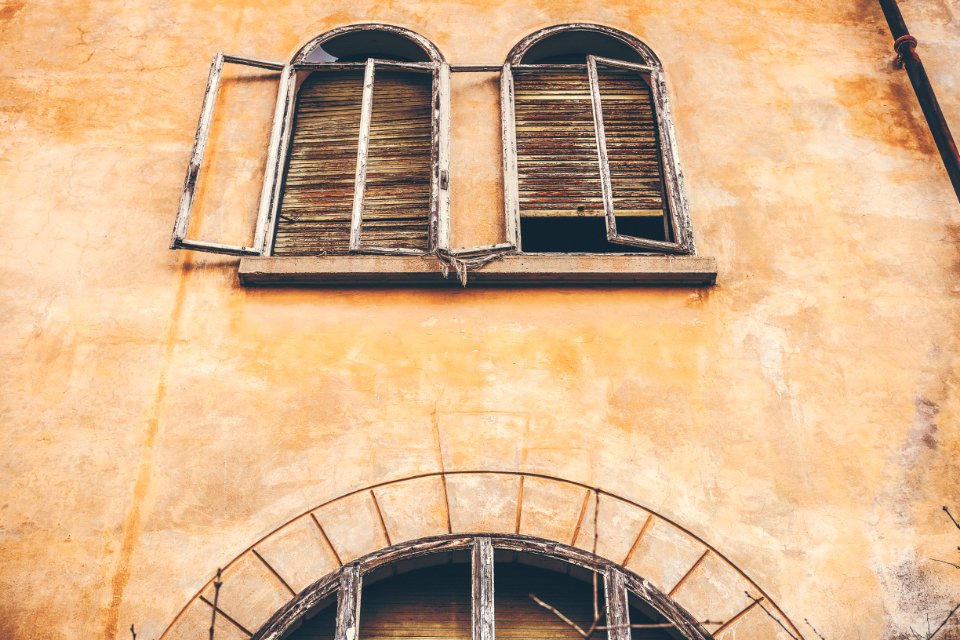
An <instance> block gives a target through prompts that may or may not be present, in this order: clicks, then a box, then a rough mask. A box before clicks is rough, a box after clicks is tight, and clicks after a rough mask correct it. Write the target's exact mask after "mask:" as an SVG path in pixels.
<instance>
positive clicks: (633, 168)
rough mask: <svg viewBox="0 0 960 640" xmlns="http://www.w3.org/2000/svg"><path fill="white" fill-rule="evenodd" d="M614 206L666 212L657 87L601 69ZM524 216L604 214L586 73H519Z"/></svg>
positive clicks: (626, 213) (644, 213)
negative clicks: (653, 96) (653, 94)
mask: <svg viewBox="0 0 960 640" xmlns="http://www.w3.org/2000/svg"><path fill="white" fill-rule="evenodd" d="M598 72H599V73H598V74H599V80H600V95H601V99H602V103H603V115H604V128H605V132H606V143H607V152H608V155H609V159H610V173H611V181H612V185H613V200H614V209H615V211H616V214H617V216H618V217H619V216H622V217H661V216H663V214H664V211H663V209H664V205H663V196H662V179H661V169H660V152H659V144H658V139H657V127H656V120H655V118H654V113H653V103H652V100H651V96H650V89H649V87H648V85H647V83H646V81H645V80H644V79H643V78H642V77H641V75H640V74H638V73H636V72H634V71H629V70H623V69H610V68H604V67H602V66H601V67H600V68H599V69H598ZM514 82H515V112H516V129H517V154H518V158H517V169H518V178H519V195H520V215H521V216H522V217H554V216H577V217H584V216H586V217H600V216H603V215H604V210H603V197H602V194H601V187H600V171H599V164H598V159H597V143H596V137H595V133H594V122H593V112H592V105H591V100H590V86H589V81H588V79H587V72H586V70H585V69H541V70H531V71H524V70H518V71H515V77H514Z"/></svg>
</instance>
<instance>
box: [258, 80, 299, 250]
mask: <svg viewBox="0 0 960 640" xmlns="http://www.w3.org/2000/svg"><path fill="white" fill-rule="evenodd" d="M280 95H282V96H283V108H282V114H281V124H280V140H279V144H278V146H277V151H276V155H275V158H276V161H277V169H276V171H275V173H274V176H273V184H272V185H267V184H266V183H264V189H267V188H269V189H270V212H269V217H268V219H267V224H266V225H265V229H264V240H263V242H264V245H263V254H264V255H272V254H273V250H274V244H275V243H276V236H277V223H278V221H279V219H280V215H279V211H280V204H281V200H282V199H283V182H284V180H283V174H284V172H285V171H286V168H287V165H288V164H289V162H290V158H289V157H288V151H287V150H288V149H289V147H290V138H291V136H292V135H293V123H294V120H295V117H294V110H295V108H296V100H297V74H296V73H294V69H293V68H292V67H291V72H290V73H289V74H288V75H287V81H286V84H285V85H282V86H281V87H280Z"/></svg>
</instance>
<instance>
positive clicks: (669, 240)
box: [587, 56, 685, 253]
mask: <svg viewBox="0 0 960 640" xmlns="http://www.w3.org/2000/svg"><path fill="white" fill-rule="evenodd" d="M587 72H588V78H589V83H590V99H591V106H592V110H593V120H594V131H595V134H596V146H597V153H598V157H599V166H600V184H601V191H602V195H603V210H604V215H605V218H606V227H607V240H608V241H609V242H612V243H615V244H622V245H628V246H633V247H639V248H644V249H650V250H652V251H658V252H664V253H684V252H685V249H684V247H683V246H682V245H681V244H680V243H679V242H677V241H676V240H675V235H676V234H675V231H674V229H675V225H672V224H671V221H672V216H671V212H670V211H669V207H668V205H667V198H666V197H665V184H664V176H663V154H662V149H661V135H660V131H659V127H658V123H657V113H656V106H655V104H656V102H655V100H654V95H653V91H654V89H653V87H654V86H656V85H657V83H656V82H654V76H655V75H657V74H659V70H658V69H655V68H653V67H649V66H644V65H639V64H634V63H630V62H623V61H620V60H610V59H607V58H599V57H596V56H587ZM644 218H653V219H656V221H657V223H658V225H662V229H663V236H664V238H665V239H666V240H656V239H651V238H645V237H641V236H638V235H633V234H631V233H629V229H631V228H636V229H639V228H642V223H641V222H640V221H641V220H642V219H644ZM618 221H620V222H622V223H623V224H621V225H620V227H621V229H619V230H618Z"/></svg>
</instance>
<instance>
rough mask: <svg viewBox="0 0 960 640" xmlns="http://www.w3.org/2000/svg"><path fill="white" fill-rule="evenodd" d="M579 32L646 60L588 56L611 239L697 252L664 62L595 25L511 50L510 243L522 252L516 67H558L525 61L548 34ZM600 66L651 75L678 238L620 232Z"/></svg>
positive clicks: (506, 69)
mask: <svg viewBox="0 0 960 640" xmlns="http://www.w3.org/2000/svg"><path fill="white" fill-rule="evenodd" d="M578 31H579V32H587V33H595V34H598V35H602V36H605V37H609V38H612V39H614V40H617V41H619V42H621V43H622V44H624V45H626V46H627V47H629V48H630V49H632V50H633V51H635V52H636V53H637V54H638V55H639V57H640V59H641V60H642V62H641V63H640V64H636V63H631V62H625V61H621V60H613V59H610V58H604V57H601V56H594V55H587V64H586V68H587V73H588V75H589V82H590V88H591V97H592V103H593V114H594V122H595V135H596V141H597V154H598V159H599V163H600V176H601V188H602V195H603V205H604V217H605V219H606V228H607V240H608V241H609V242H614V243H618V244H623V245H627V246H633V247H636V248H639V249H647V250H649V251H650V252H652V253H658V254H664V253H666V254H683V255H696V252H697V251H696V244H695V242H694V239H693V233H692V230H691V224H690V214H689V208H688V205H687V199H686V195H685V190H684V185H683V172H682V171H681V170H680V158H679V154H678V152H677V143H676V135H675V133H674V128H673V117H672V111H671V109H670V100H669V97H668V95H667V85H666V80H665V79H664V73H663V65H662V64H661V62H660V59H659V58H658V57H657V55H656V54H655V53H654V52H653V50H652V49H651V48H650V47H649V46H647V45H646V44H645V43H644V42H643V41H641V40H640V39H638V38H636V37H634V36H632V35H630V34H628V33H625V32H623V31H620V30H618V29H613V28H611V27H606V26H603V25H597V24H590V23H570V24H561V25H554V26H551V27H547V28H545V29H541V30H540V31H536V32H534V33H532V34H530V35H529V36H527V37H526V38H524V39H523V40H521V41H520V42H518V43H517V44H516V45H515V46H514V47H513V48H512V49H511V50H510V53H509V54H507V58H506V62H505V64H504V66H503V72H502V74H503V75H502V78H501V87H502V88H503V91H502V94H501V113H502V118H503V122H504V127H503V130H504V141H503V150H504V181H503V182H504V204H505V210H506V211H505V215H506V218H507V220H506V229H507V232H508V238H509V239H510V242H511V243H512V244H513V245H515V246H516V248H517V250H520V251H522V246H523V245H522V238H521V237H520V196H519V183H518V169H517V153H518V151H517V133H516V116H515V108H514V87H513V70H514V69H517V70H520V69H536V68H543V67H544V66H555V65H554V64H552V63H543V64H540V63H536V64H528V63H525V62H524V57H525V56H526V55H527V54H528V53H529V52H530V50H531V49H532V48H533V47H534V46H535V45H537V44H538V43H540V42H542V41H543V40H545V39H547V38H550V37H552V36H555V35H558V34H561V33H565V32H578ZM598 65H605V66H612V67H620V68H627V69H632V70H634V71H637V72H639V73H642V74H643V75H644V76H646V78H647V82H648V83H649V85H650V89H651V93H652V97H653V108H654V115H655V118H656V122H657V128H658V133H659V148H660V149H659V150H660V157H661V170H662V173H663V184H664V191H665V193H664V196H665V198H666V203H667V208H668V210H669V219H670V226H671V229H672V232H673V236H674V240H673V241H672V242H663V241H658V240H649V239H645V238H637V237H634V236H626V235H622V234H620V233H618V232H617V226H616V224H617V223H616V217H615V209H614V203H613V192H612V185H611V177H610V168H609V164H608V160H607V150H606V140H605V135H604V131H603V110H602V106H601V95H600V90H599V86H598V80H597V67H598ZM511 234H512V235H511Z"/></svg>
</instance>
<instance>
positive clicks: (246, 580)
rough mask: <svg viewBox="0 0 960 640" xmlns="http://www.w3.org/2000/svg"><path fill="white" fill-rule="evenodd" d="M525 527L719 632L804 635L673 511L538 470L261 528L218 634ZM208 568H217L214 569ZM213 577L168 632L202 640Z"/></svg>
mask: <svg viewBox="0 0 960 640" xmlns="http://www.w3.org/2000/svg"><path fill="white" fill-rule="evenodd" d="M457 533H462V534H484V533H489V534H520V535H525V536H532V537H535V538H539V539H543V540H548V541H553V542H559V543H561V544H564V545H569V546H571V547H575V548H579V549H582V550H585V551H589V552H592V553H595V554H596V555H598V556H600V557H601V558H604V559H606V560H609V561H610V562H612V563H615V564H618V565H621V566H623V567H625V568H626V569H628V570H629V571H631V572H633V573H635V574H637V575H638V576H641V577H642V578H643V579H645V580H646V581H647V582H649V583H650V584H651V585H653V586H654V587H656V588H657V589H658V590H659V591H661V592H662V593H664V594H666V595H668V596H669V597H670V598H671V599H672V600H674V601H675V602H676V603H677V604H678V605H680V606H681V607H683V608H684V609H685V610H686V611H688V612H689V613H690V614H691V615H692V616H693V617H694V618H695V619H697V620H713V621H722V622H723V624H720V625H713V626H711V627H709V630H710V631H711V632H712V633H713V636H714V638H716V640H761V639H762V640H771V639H777V640H781V639H783V640H788V639H789V638H795V639H798V640H802V638H803V636H802V635H801V634H800V632H799V630H797V628H796V626H795V625H794V624H793V623H792V622H791V621H790V620H789V619H788V618H787V617H786V615H785V614H784V613H783V612H782V610H781V609H780V607H778V606H777V604H776V603H774V602H773V601H772V600H770V598H769V597H768V596H767V595H766V593H765V592H764V591H763V590H762V589H761V588H760V587H759V586H758V585H757V584H756V583H754V582H753V581H752V580H750V578H749V577H748V576H747V575H746V574H745V573H744V572H743V571H741V570H740V569H738V568H737V567H735V566H734V565H733V564H732V563H731V562H730V561H729V560H727V559H726V558H725V557H724V556H723V554H721V553H720V552H719V551H717V550H716V549H714V548H713V547H711V546H710V545H709V544H708V543H707V542H705V541H704V540H702V539H700V538H698V537H697V536H695V535H693V534H692V533H690V532H689V531H687V530H686V529H684V528H682V527H680V526H678V525H677V524H675V523H674V522H672V521H671V520H669V519H668V518H666V517H664V516H662V515H660V514H658V513H656V512H654V511H652V510H650V509H647V508H645V507H643V506H642V505H640V504H637V503H636V502H633V501H631V500H629V499H626V498H624V497H622V496H618V495H615V494H613V493H609V492H606V491H604V490H602V489H600V488H595V487H589V486H587V485H584V484H581V483H577V482H573V481H569V480H564V479H560V478H554V477H549V476H544V475H537V474H526V473H519V472H499V471H463V472H437V473H432V474H426V475H419V476H414V477H410V478H405V479H400V480H394V481H390V482H386V483H382V484H378V485H373V486H370V487H365V488H363V489H358V490H356V491H352V492H350V493H347V494H345V495H343V496H340V497H338V498H335V499H333V500H330V501H328V502H325V503H323V504H321V505H319V506H316V507H314V508H312V509H310V510H309V511H306V512H304V513H303V514H301V515H299V516H297V517H296V518H294V519H292V520H290V521H289V522H287V523H286V524H284V525H283V526H281V527H279V528H278V529H276V530H275V531H273V532H271V533H269V534H268V535H266V536H264V537H263V538H262V539H260V540H259V541H257V542H256V543H254V544H253V545H252V546H251V547H250V548H248V549H247V550H245V551H244V552H243V553H241V554H240V555H238V556H237V557H236V558H234V560H232V561H231V562H230V564H228V565H227V566H226V567H225V568H224V572H223V587H222V588H221V591H220V599H219V603H218V605H219V606H218V612H219V613H218V619H217V636H216V637H217V639H218V640H234V639H235V640H243V639H245V638H250V637H251V636H252V635H253V634H254V633H256V632H257V630H258V629H260V628H261V627H262V626H263V625H264V624H265V623H266V622H267V620H269V619H270V618H271V616H273V615H274V613H275V612H277V611H278V610H280V609H281V608H283V607H284V606H285V605H287V604H288V603H289V602H290V601H291V600H293V599H294V598H296V596H297V594H300V593H302V592H303V591H304V590H306V589H307V588H308V587H310V586H311V585H312V584H314V583H315V582H317V581H318V580H321V579H323V578H324V577H327V576H330V575H331V574H333V573H335V572H336V571H338V570H339V569H340V567H341V566H343V565H344V564H347V563H349V562H352V561H354V560H356V559H358V558H361V557H363V556H366V555H367V554H370V553H373V552H375V551H379V550H382V549H385V548H387V547H391V546H395V545H399V544H401V543H406V542H410V541H413V540H418V539H421V538H429V537H435V536H444V535H450V534H457ZM207 572H209V573H211V574H212V573H213V570H211V569H210V568H208V569H207ZM213 591H214V590H213V583H212V580H211V581H210V582H209V583H207V584H206V585H204V587H203V588H202V589H201V590H200V591H199V592H198V593H197V594H196V595H195V596H194V597H193V598H192V599H191V600H190V602H189V603H187V605H186V606H185V607H184V608H183V610H182V611H181V612H180V614H179V615H178V616H177V617H176V619H175V620H174V621H173V622H172V623H171V624H170V626H169V627H168V628H167V629H166V631H165V632H164V633H163V635H162V636H161V639H162V640H181V639H182V640H188V639H189V640H195V639H196V638H198V637H206V633H207V628H208V627H209V625H210V614H211V611H212V602H213Z"/></svg>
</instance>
